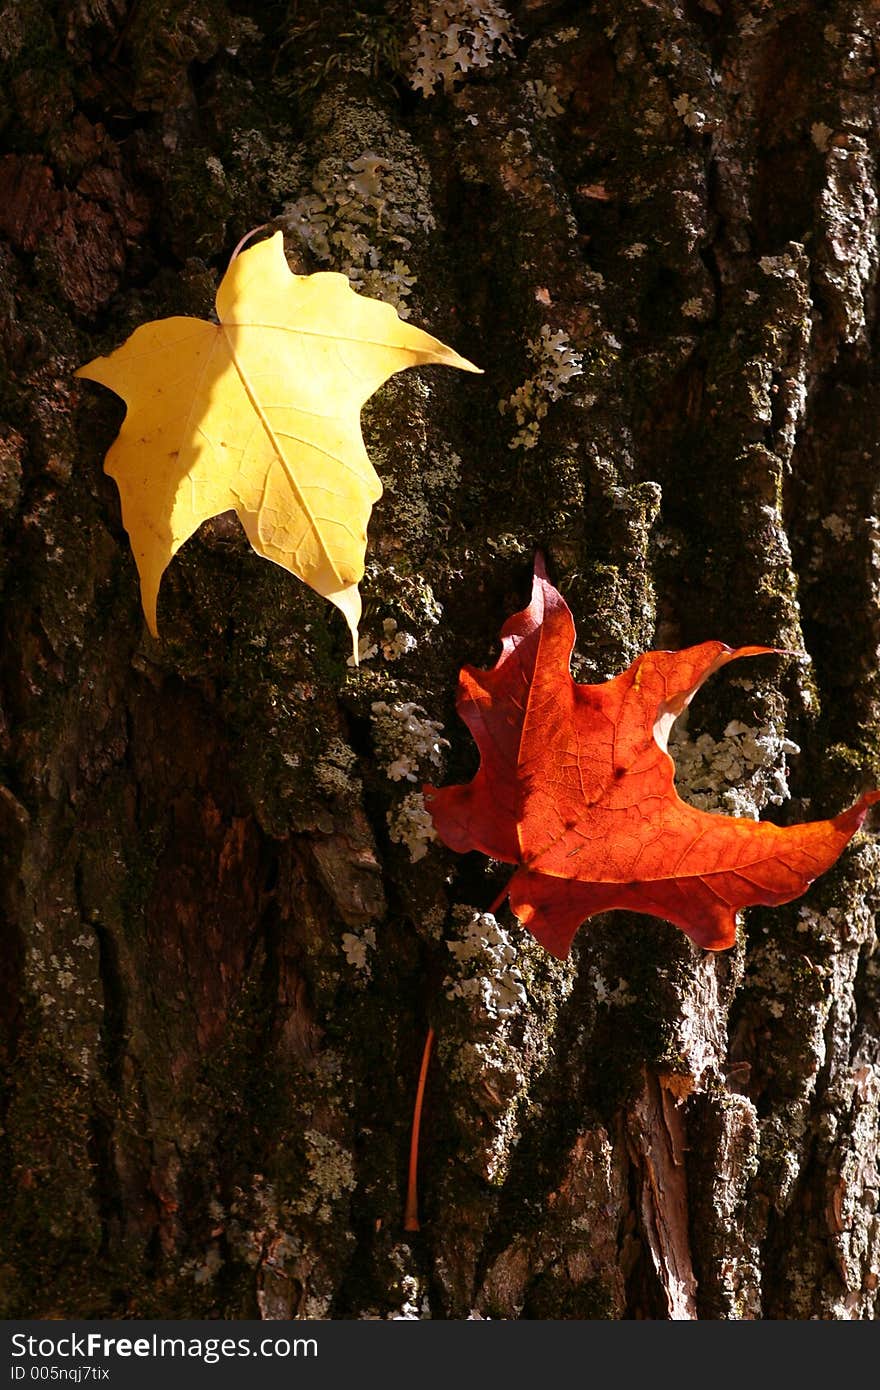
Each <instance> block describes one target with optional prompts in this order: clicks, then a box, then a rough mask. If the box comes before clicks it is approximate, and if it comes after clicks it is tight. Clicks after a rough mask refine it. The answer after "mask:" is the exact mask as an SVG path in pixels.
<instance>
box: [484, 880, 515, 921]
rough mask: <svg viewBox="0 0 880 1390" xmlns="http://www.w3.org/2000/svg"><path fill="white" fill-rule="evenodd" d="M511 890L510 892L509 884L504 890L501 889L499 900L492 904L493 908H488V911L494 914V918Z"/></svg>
mask: <svg viewBox="0 0 880 1390" xmlns="http://www.w3.org/2000/svg"><path fill="white" fill-rule="evenodd" d="M509 890H510V884H509V883H508V884H506V885H505V887H504V888H502V889H501V892H500V893H499V894H498V897H497V898H496V899H495V901H494V902H493V903H492V905H491V907H489V908H488V911H489V912H491V913H492V916H493V917H494V915H495V913H496V912H497V911H498V909H499V907H500V906H501V904H502V903H503V902H504V899H505V898H506V897H507V894H508V892H509Z"/></svg>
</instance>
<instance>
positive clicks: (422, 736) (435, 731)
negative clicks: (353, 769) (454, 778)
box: [371, 700, 449, 782]
mask: <svg viewBox="0 0 880 1390" xmlns="http://www.w3.org/2000/svg"><path fill="white" fill-rule="evenodd" d="M371 711H372V716H373V719H372V723H373V738H374V741H375V744H376V752H377V754H378V756H379V759H380V761H381V763H382V766H383V767H384V769H385V775H386V777H389V778H390V779H391V781H392V782H403V781H406V782H417V781H418V780H419V770H420V769H422V770H426V769H427V767H432V768H435V769H436V768H440V767H441V766H442V755H441V752H440V750H441V748H448V747H449V741H448V739H445V738H441V737H440V731H441V730H442V728H443V725H442V724H441V723H440V722H439V721H438V720H436V719H429V718H428V716H427V713H426V711H425V710H424V709H423V708H422V706H421V705H417V704H415V703H414V701H412V700H398V701H395V702H394V703H393V704H388V702H387V701H386V700H374V702H373V704H372V706H371Z"/></svg>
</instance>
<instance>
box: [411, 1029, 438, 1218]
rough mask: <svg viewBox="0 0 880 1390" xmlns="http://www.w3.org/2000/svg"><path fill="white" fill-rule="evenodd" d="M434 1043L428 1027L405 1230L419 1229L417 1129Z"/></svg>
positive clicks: (412, 1147)
mask: <svg viewBox="0 0 880 1390" xmlns="http://www.w3.org/2000/svg"><path fill="white" fill-rule="evenodd" d="M433 1044H434V1029H433V1028H429V1029H428V1036H427V1037H426V1038H425V1050H424V1052H423V1053H422V1065H421V1069H420V1071H419V1084H418V1087H417V1088H416V1102H415V1105H414V1106H413V1122H412V1137H411V1139H410V1144H409V1177H408V1180H407V1185H406V1210H405V1211H404V1216H403V1229H404V1230H405V1231H418V1230H421V1227H420V1225H419V1194H418V1180H417V1171H418V1166H419V1129H420V1128H421V1123H422V1102H423V1100H424V1099H425V1079H426V1077H427V1075H428V1064H429V1062H430V1060H431V1048H432V1046H433Z"/></svg>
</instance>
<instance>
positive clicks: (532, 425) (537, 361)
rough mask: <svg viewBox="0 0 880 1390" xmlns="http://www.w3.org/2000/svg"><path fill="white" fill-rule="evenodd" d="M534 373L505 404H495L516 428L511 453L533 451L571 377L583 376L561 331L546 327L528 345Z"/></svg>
mask: <svg viewBox="0 0 880 1390" xmlns="http://www.w3.org/2000/svg"><path fill="white" fill-rule="evenodd" d="M528 351H529V356H530V357H531V359H532V361H533V363H534V365H535V370H534V371H533V372H532V374H531V375H530V376H529V377H527V379H526V380H525V381H524V382H523V383H522V385H521V386H518V387H517V388H516V390H515V391H514V392H513V394H512V395H511V396H509V397H508V398H507V400H503V401H499V402H498V409H499V411H500V412H501V414H502V415H508V414H509V415H513V418H514V420H515V421H516V423H517V425H518V426H519V428H518V429H517V432H516V434H515V435H514V436H513V438H512V439H511V440H510V443H509V445H508V448H510V449H534V447H535V445H536V444H537V442H538V436H539V435H540V432H541V421H542V420H543V419H544V417H545V416H546V414H547V412H548V411H549V409H550V406H551V404H552V403H553V402H554V401H558V400H560V399H561V398H562V397H563V396H564V395H566V394H567V391H568V384H569V382H570V381H571V380H572V378H573V377H576V376H580V375H581V374H582V373H583V370H584V366H583V358H582V356H581V354H580V353H579V352H576V351H575V349H574V348H573V347H572V345H571V339H570V338H569V336H568V334H567V333H565V332H563V331H562V329H557V330H556V332H554V331H553V329H552V328H551V327H550V325H549V324H547V323H545V324H544V325H543V326H542V328H541V331H540V333H539V334H538V337H537V338H532V339H530V340H529V343H528Z"/></svg>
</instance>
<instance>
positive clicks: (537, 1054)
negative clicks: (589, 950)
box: [440, 905, 574, 1183]
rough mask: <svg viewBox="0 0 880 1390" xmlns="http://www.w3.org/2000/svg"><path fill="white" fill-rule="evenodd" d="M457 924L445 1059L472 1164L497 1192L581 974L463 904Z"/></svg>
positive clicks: (447, 982)
mask: <svg viewBox="0 0 880 1390" xmlns="http://www.w3.org/2000/svg"><path fill="white" fill-rule="evenodd" d="M452 916H453V923H454V928H453V935H452V936H451V937H450V939H449V940H447V943H446V945H447V949H448V950H449V954H450V957H451V960H450V968H449V972H448V974H447V975H446V977H445V979H444V982H443V988H444V993H445V996H446V1000H447V1002H448V1004H449V1006H450V1007H451V1009H452V1016H451V1018H450V1020H449V1022H448V1023H447V1024H445V1025H444V1028H443V1032H442V1035H441V1041H440V1051H441V1055H442V1058H443V1062H444V1065H445V1067H446V1070H447V1074H448V1076H449V1079H450V1091H451V1095H452V1101H453V1108H454V1110H455V1112H456V1114H457V1117H458V1119H459V1122H460V1124H461V1127H462V1130H463V1133H464V1135H465V1136H466V1137H465V1141H464V1142H465V1158H466V1161H467V1162H468V1163H469V1165H470V1166H472V1167H473V1168H475V1170H476V1171H477V1172H478V1173H479V1174H480V1175H481V1176H482V1177H483V1178H484V1179H485V1180H487V1181H489V1182H493V1183H500V1182H503V1180H504V1177H505V1175H506V1173H507V1167H508V1164H509V1161H510V1156H511V1153H512V1150H513V1147H514V1145H515V1143H516V1141H517V1139H518V1137H519V1133H520V1124H521V1121H522V1118H523V1113H524V1108H525V1106H526V1104H527V1102H528V1098H529V1096H530V1094H531V1092H532V1089H533V1087H534V1082H535V1077H536V1074H537V1073H538V1072H539V1071H540V1070H541V1069H542V1067H543V1066H544V1065H546V1063H547V1062H548V1060H549V1058H550V1056H551V1054H552V1048H553V1034H554V1030H555V1023H556V1014H557V1010H558V1008H559V1006H560V1005H561V1003H562V1002H563V1001H564V999H565V998H566V997H567V995H568V993H569V992H570V990H571V987H572V984H573V981H574V971H573V967H572V966H571V965H570V964H569V963H568V962H559V961H554V960H552V959H551V958H550V957H549V956H547V954H546V952H544V951H543V949H542V948H541V947H540V946H538V944H537V943H536V942H534V941H533V940H532V939H531V937H528V936H522V937H521V938H520V939H519V940H517V938H516V936H515V935H513V934H511V932H510V931H509V930H508V929H507V928H505V927H504V926H502V924H501V923H500V922H499V921H498V920H497V919H496V918H495V917H494V916H493V915H492V913H489V912H482V913H481V912H475V911H474V910H473V908H470V907H466V906H464V905H456V906H455V907H454V908H453V914H452ZM536 957H537V958H538V959H537V961H536ZM536 965H537V972H536ZM546 972H549V973H550V974H551V976H552V981H551V983H550V988H549V989H545V988H544V987H543V986H544V984H546V983H547V982H546V981H543V980H542V984H541V985H539V984H538V977H539V976H542V975H543V974H544V973H546ZM548 1001H552V1002H551V1003H550V1004H549V1012H548Z"/></svg>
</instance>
